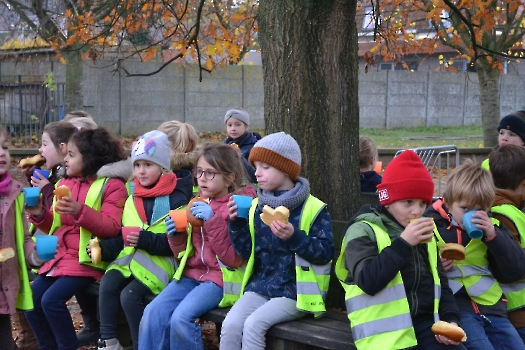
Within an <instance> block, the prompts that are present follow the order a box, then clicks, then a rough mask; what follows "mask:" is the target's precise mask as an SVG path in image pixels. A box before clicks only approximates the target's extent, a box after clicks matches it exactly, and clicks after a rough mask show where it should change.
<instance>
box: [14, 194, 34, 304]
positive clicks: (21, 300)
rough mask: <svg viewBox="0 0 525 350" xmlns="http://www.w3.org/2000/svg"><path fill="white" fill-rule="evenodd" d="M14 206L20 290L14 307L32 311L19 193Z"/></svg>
mask: <svg viewBox="0 0 525 350" xmlns="http://www.w3.org/2000/svg"><path fill="white" fill-rule="evenodd" d="M14 205H15V248H16V258H17V260H18V266H19V267H20V290H19V291H18V294H17V296H16V303H15V307H16V308H17V309H18V310H23V311H28V310H32V309H33V292H32V290H31V285H30V284H29V276H28V274H27V268H26V256H25V253H24V242H25V232H24V223H23V221H22V218H23V217H24V216H23V215H24V195H23V194H22V193H20V194H19V195H18V196H17V197H16V199H15V202H14Z"/></svg>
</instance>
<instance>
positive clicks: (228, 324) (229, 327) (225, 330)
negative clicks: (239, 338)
mask: <svg viewBox="0 0 525 350" xmlns="http://www.w3.org/2000/svg"><path fill="white" fill-rule="evenodd" d="M243 327H244V322H243V320H242V319H240V318H239V317H233V316H232V315H230V314H228V315H226V318H225V319H224V321H223V322H222V328H221V336H222V335H223V334H229V333H241V332H242V329H243Z"/></svg>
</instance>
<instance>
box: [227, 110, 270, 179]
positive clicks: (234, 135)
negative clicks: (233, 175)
mask: <svg viewBox="0 0 525 350" xmlns="http://www.w3.org/2000/svg"><path fill="white" fill-rule="evenodd" d="M224 123H225V124H226V131H227V132H228V137H227V138H226V140H225V141H224V143H225V144H228V145H231V144H232V143H235V144H236V145H237V147H238V148H239V150H240V152H241V155H242V163H243V164H244V168H245V169H246V172H247V173H248V175H249V176H250V179H251V182H256V181H257V179H256V178H255V169H254V168H253V167H252V166H251V165H250V163H249V162H248V157H249V156H250V151H251V150H252V147H253V145H255V143H256V142H257V140H260V139H261V135H259V134H258V133H251V132H249V131H248V127H249V126H250V115H249V114H248V112H246V111H245V110H244V109H242V108H234V109H230V110H229V111H227V112H226V114H225V115H224Z"/></svg>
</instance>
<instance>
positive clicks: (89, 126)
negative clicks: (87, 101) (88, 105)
mask: <svg viewBox="0 0 525 350" xmlns="http://www.w3.org/2000/svg"><path fill="white" fill-rule="evenodd" d="M67 122H68V123H71V124H73V126H75V127H76V128H77V129H78V130H95V129H97V128H98V125H97V123H95V122H94V121H93V119H89V118H85V117H75V118H71V119H69V120H68V121H67Z"/></svg>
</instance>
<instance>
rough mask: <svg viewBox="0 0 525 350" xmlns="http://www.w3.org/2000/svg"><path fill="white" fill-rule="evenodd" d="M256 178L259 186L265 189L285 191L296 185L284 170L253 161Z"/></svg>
mask: <svg viewBox="0 0 525 350" xmlns="http://www.w3.org/2000/svg"><path fill="white" fill-rule="evenodd" d="M253 164H254V165H255V178H256V179H257V183H258V184H259V187H260V188H261V189H263V190H265V191H272V192H273V191H285V190H291V189H292V188H293V187H294V185H295V184H294V182H293V181H292V179H290V177H289V176H288V175H286V174H285V173H283V172H282V171H280V170H278V169H277V168H274V167H273V166H270V165H268V164H266V163H262V162H253Z"/></svg>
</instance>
